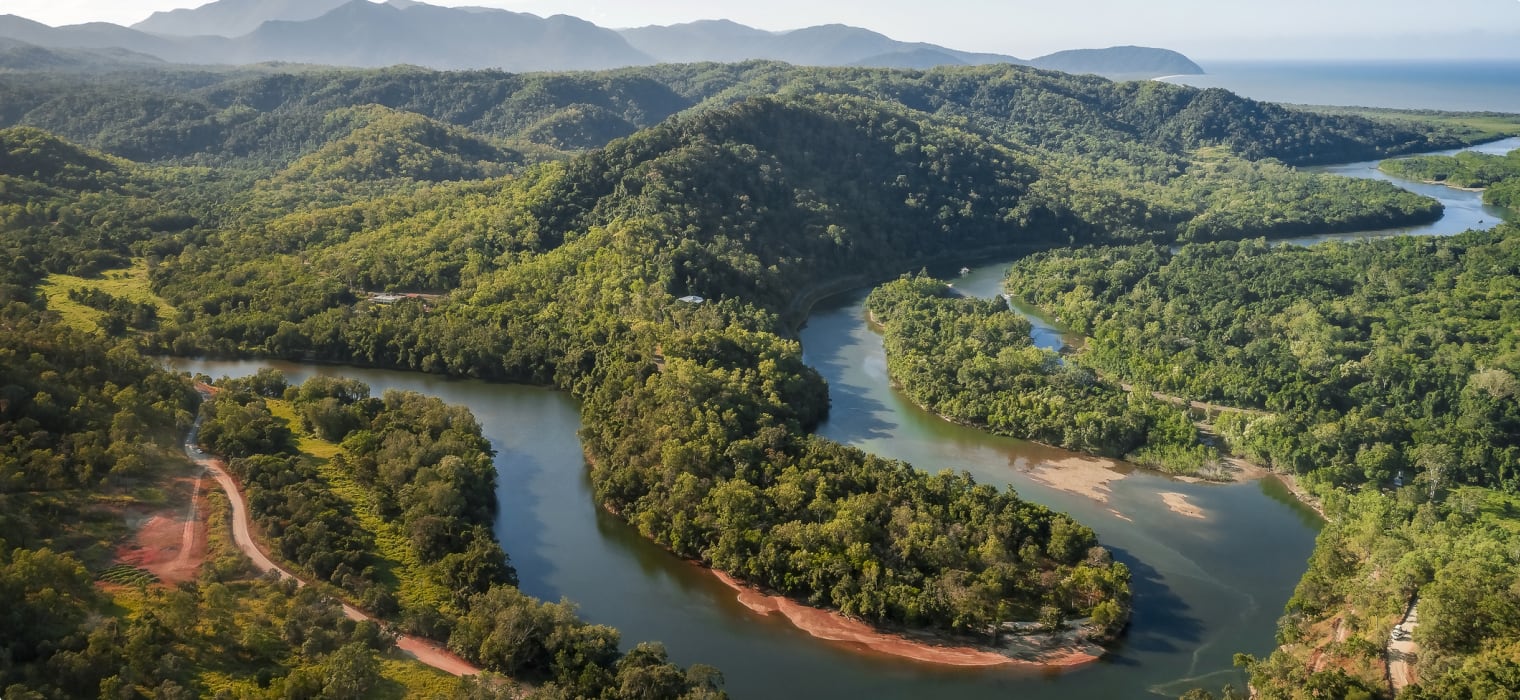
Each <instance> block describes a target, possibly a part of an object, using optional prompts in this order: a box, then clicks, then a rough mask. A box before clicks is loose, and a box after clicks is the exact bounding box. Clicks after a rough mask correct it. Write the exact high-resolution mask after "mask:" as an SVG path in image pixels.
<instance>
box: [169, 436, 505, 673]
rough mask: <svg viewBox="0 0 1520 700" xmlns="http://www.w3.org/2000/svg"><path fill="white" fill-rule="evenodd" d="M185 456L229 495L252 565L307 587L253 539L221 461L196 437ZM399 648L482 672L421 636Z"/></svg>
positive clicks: (403, 639)
mask: <svg viewBox="0 0 1520 700" xmlns="http://www.w3.org/2000/svg"><path fill="white" fill-rule="evenodd" d="M199 426H200V422H199V421H196V427H197V428H199ZM195 434H196V433H195V432H192V433H191V435H192V436H194V435H195ZM185 454H186V455H187V456H189V457H190V459H191V460H194V461H195V463H196V464H199V465H201V466H202V467H204V468H205V469H206V472H207V473H208V474H210V475H211V477H212V478H213V479H215V480H216V483H217V484H218V485H219V486H221V487H222V491H225V492H226V493H227V500H228V501H230V502H231V503H232V540H233V541H234V542H236V543H237V546H238V549H241V550H243V553H244V554H246V555H248V558H249V559H250V560H252V561H253V565H254V566H255V567H257V568H258V570H259V571H264V572H269V571H273V572H276V573H277V574H278V575H279V577H280V578H281V579H287V578H288V579H294V580H295V581H296V583H297V584H299V585H302V586H304V585H306V582H305V581H302V580H301V579H300V578H299V577H297V576H296V575H295V574H292V573H290V571H288V570H286V569H285V568H284V567H282V566H280V565H279V564H276V563H274V560H272V559H270V558H269V556H268V555H267V554H265V553H264V550H263V549H262V548H260V547H259V544H258V541H257V540H255V539H254V538H253V528H252V527H251V525H250V522H251V521H250V520H249V518H248V502H247V501H246V500H245V499H244V498H243V491H242V489H240V488H239V487H238V483H237V480H236V479H234V478H232V475H231V474H228V473H227V468H226V465H225V464H224V463H223V462H222V460H220V459H217V458H215V457H213V456H211V455H209V454H206V453H205V452H203V451H201V449H200V448H198V447H196V446H195V441H194V439H193V437H192V439H190V440H187V441H186V442H185ZM343 614H344V615H346V616H347V617H348V619H350V620H368V621H370V622H374V623H377V624H384V623H383V622H381V621H380V620H376V619H375V618H374V617H373V616H371V615H369V614H366V613H365V612H364V611H362V610H360V609H358V608H355V607H354V606H352V605H349V604H348V603H343ZM396 646H397V647H399V648H400V649H401V650H402V651H404V652H406V653H408V654H410V655H412V656H413V657H415V658H416V659H417V660H418V661H421V662H422V663H424V664H427V665H429V666H432V667H433V668H436V669H438V670H440V671H443V672H444V673H449V674H453V675H455V676H476V675H480V673H481V671H480V669H479V668H477V667H476V666H474V665H472V664H470V663H469V662H468V661H465V660H464V659H461V658H459V657H458V656H455V655H454V654H451V653H449V652H448V651H447V650H445V649H444V648H442V647H440V646H438V645H437V644H434V643H432V642H430V641H427V640H425V639H422V638H420V637H414V636H412V635H405V634H403V635H398V636H397V637H396Z"/></svg>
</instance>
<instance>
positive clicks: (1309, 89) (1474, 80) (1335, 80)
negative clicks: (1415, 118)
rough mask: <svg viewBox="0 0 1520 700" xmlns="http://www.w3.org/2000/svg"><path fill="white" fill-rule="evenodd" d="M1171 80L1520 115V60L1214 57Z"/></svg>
mask: <svg viewBox="0 0 1520 700" xmlns="http://www.w3.org/2000/svg"><path fill="white" fill-rule="evenodd" d="M1197 63H1198V64H1199V66H1201V67H1202V68H1203V69H1204V71H1206V73H1205V74H1204V75H1184V76H1165V77H1163V78H1158V80H1164V81H1166V82H1171V83H1177V84H1182V85H1191V86H1193V87H1201V88H1209V87H1219V88H1224V89H1226V90H1230V91H1231V92H1235V93H1237V94H1240V95H1243V96H1245V97H1250V98H1252V99H1258V100H1265V101H1269V102H1284V103H1289V104H1309V105H1334V106H1345V107H1382V108H1389V109H1428V110H1440V111H1451V112H1503V113H1520V90H1517V89H1516V87H1517V86H1520V59H1508V60H1498V59H1495V60H1466V61H1464V60H1455V59H1450V60H1445V59H1386V60H1384V59H1380V60H1366V59H1360V60H1313V61H1311V60H1280V59H1273V60H1209V61H1202V60H1200V61H1197Z"/></svg>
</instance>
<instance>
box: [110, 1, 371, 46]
mask: <svg viewBox="0 0 1520 700" xmlns="http://www.w3.org/2000/svg"><path fill="white" fill-rule="evenodd" d="M348 1H349V0H218V1H217V2H213V3H211V4H209V5H202V6H200V7H197V8H193V9H182V10H171V11H169V12H155V13H153V16H151V17H149V18H147V19H145V20H143V21H141V22H138V23H137V24H134V25H132V28H133V29H136V30H138V31H142V32H148V33H149V34H167V35H170V36H224V37H229V38H231V37H238V36H242V35H244V34H247V33H249V32H251V31H253V30H255V29H258V28H259V25H262V24H264V23H265V22H270V21H275V20H284V21H291V22H301V21H305V20H309V19H316V18H318V17H321V16H322V15H325V14H327V13H329V12H332V11H333V10H335V9H337V8H338V7H339V6H341V5H343V4H344V3H346V2H348Z"/></svg>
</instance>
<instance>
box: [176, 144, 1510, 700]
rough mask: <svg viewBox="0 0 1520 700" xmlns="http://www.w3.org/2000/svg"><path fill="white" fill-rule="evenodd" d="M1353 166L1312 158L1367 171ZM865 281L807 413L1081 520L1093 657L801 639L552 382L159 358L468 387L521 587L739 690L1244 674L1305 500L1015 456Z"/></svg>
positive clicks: (882, 689)
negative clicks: (658, 528)
mask: <svg viewBox="0 0 1520 700" xmlns="http://www.w3.org/2000/svg"><path fill="white" fill-rule="evenodd" d="M1512 141H1515V142H1516V144H1515V145H1509V146H1508V148H1515V147H1520V140H1512ZM1505 147H1506V146H1505V145H1504V144H1498V145H1492V146H1490V147H1489V149H1490V150H1495V149H1501V148H1505ZM1366 165H1367V164H1353V165H1348V166H1336V167H1335V168H1331V169H1330V170H1333V171H1335V172H1343V173H1345V174H1350V175H1360V176H1368V175H1369V171H1368V170H1367V168H1366ZM1370 173H1371V174H1372V176H1377V177H1382V176H1381V175H1380V174H1377V173H1376V171H1370ZM1399 184H1401V185H1406V186H1411V185H1410V184H1409V183H1403V182H1401V183H1399ZM1421 187H1424V186H1411V188H1412V189H1420V188H1421ZM1421 191H1426V192H1427V193H1430V194H1433V195H1435V196H1438V197H1440V198H1441V199H1442V200H1443V201H1444V202H1445V203H1446V205H1447V217H1448V219H1453V220H1454V221H1457V222H1470V223H1464V224H1462V225H1463V228H1466V227H1468V226H1476V225H1477V220H1478V219H1480V218H1485V219H1486V220H1487V221H1488V222H1489V223H1492V220H1493V219H1488V218H1486V217H1493V218H1497V216H1498V212H1490V211H1488V210H1485V209H1483V208H1482V207H1481V205H1477V204H1475V203H1476V202H1477V200H1478V195H1476V194H1474V193H1468V192H1460V191H1456V190H1450V189H1447V188H1442V187H1430V188H1429V189H1428V190H1424V189H1421ZM1443 224H1445V225H1444V226H1443ZM1452 225H1454V224H1453V223H1451V222H1447V221H1445V220H1443V222H1440V223H1437V224H1434V225H1432V226H1430V227H1422V228H1421V229H1417V230H1410V231H1405V232H1378V235H1388V234H1390V233H1415V232H1421V233H1455V232H1456V231H1455V230H1449V229H1450V228H1451V226H1452ZM1458 230H1460V229H1458ZM1362 235H1365V234H1362ZM1337 237H1338V238H1345V237H1347V236H1337ZM1350 237H1356V236H1350ZM1305 242H1308V241H1307V240H1306V241H1305ZM967 262H968V263H969V264H973V265H975V264H976V263H977V262H978V261H967ZM1006 265H1007V261H991V262H988V261H981V264H980V265H977V269H975V270H973V271H972V272H971V273H970V274H968V275H966V276H965V277H960V278H957V279H956V280H955V285H956V288H957V289H959V290H960V291H961V292H962V293H965V294H970V295H975V296H983V297H992V296H994V295H996V294H997V293H998V292H999V291H1000V285H1001V279H1002V274H1003V271H1004V269H1005V267H1006ZM957 267H958V265H957ZM865 293H866V292H865V290H860V291H857V292H853V293H849V294H845V295H842V296H839V297H836V298H834V299H831V300H828V301H826V302H824V303H823V304H820V305H819V306H818V307H817V308H816V309H814V312H813V314H812V316H811V317H810V319H809V321H808V324H807V326H806V327H805V328H804V329H803V331H802V334H801V335H802V341H803V345H804V348H805V353H806V357H807V360H808V362H809V363H810V364H812V365H813V366H814V367H816V368H817V369H818V370H819V371H820V372H822V373H823V375H824V376H825V377H826V378H827V379H828V381H829V387H830V394H831V396H832V399H833V409H832V412H831V415H830V418H829V420H828V422H827V423H825V424H824V425H823V426H822V427H821V428H820V431H819V432H820V433H821V434H822V435H824V436H825V437H829V438H832V439H834V440H838V441H840V442H844V443H847V444H851V445H856V446H859V447H861V448H864V449H867V450H870V451H872V452H875V453H877V454H880V455H884V456H888V457H893V458H898V459H904V460H908V461H910V462H912V463H913V464H915V465H917V466H918V467H920V468H923V469H929V470H936V471H937V470H940V469H947V468H948V469H956V470H965V471H967V472H970V473H971V474H973V475H974V476H975V477H976V478H977V479H978V480H979V481H982V482H985V483H991V484H997V485H1005V484H1007V485H1011V486H1012V487H1013V488H1015V489H1017V490H1018V492H1019V493H1020V494H1022V495H1023V496H1024V497H1025V498H1028V499H1030V500H1033V501H1036V502H1039V503H1043V504H1045V505H1048V506H1050V507H1052V508H1055V509H1058V510H1062V511H1065V512H1068V513H1071V514H1072V515H1073V516H1075V517H1076V518H1077V519H1078V520H1080V521H1082V522H1084V523H1086V524H1088V525H1090V526H1091V527H1093V528H1094V529H1095V530H1096V531H1097V532H1098V534H1099V536H1100V538H1101V539H1102V541H1103V543H1104V544H1105V545H1107V546H1108V547H1110V548H1112V549H1113V550H1114V551H1115V553H1116V555H1117V557H1118V558H1119V559H1120V560H1121V561H1123V562H1124V563H1125V564H1127V565H1128V566H1129V567H1130V569H1131V571H1132V572H1133V575H1134V591H1135V614H1134V619H1133V622H1132V624H1131V626H1130V629H1129V631H1128V633H1127V634H1126V635H1125V637H1124V639H1123V641H1122V642H1121V643H1120V644H1119V645H1118V646H1117V647H1115V648H1114V649H1113V652H1112V653H1111V654H1110V655H1109V656H1108V657H1106V658H1105V659H1104V660H1103V661H1102V662H1100V663H1098V664H1095V665H1092V666H1089V667H1086V668H1082V669H1078V670H1074V671H1070V672H1067V673H1064V674H1056V673H1038V672H1031V671H1028V670H1017V669H1003V668H999V669H980V670H966V669H953V668H943V667H937V666H931V665H925V664H921V663H915V662H910V661H905V660H902V659H897V658H889V657H882V656H877V655H873V654H868V653H864V652H860V651H858V650H855V649H851V648H849V647H847V646H843V645H839V644H833V643H828V642H822V641H818V640H815V639H813V638H812V637H809V636H808V635H806V634H804V633H802V632H800V631H798V630H797V629H795V628H793V627H792V626H791V625H790V624H789V623H787V622H785V621H784V620H783V619H781V618H779V617H761V616H759V615H756V614H754V613H752V612H750V611H749V610H748V609H746V608H744V607H743V606H740V605H739V604H738V603H737V602H736V600H735V598H734V593H733V591H732V590H730V589H728V588H726V587H725V586H723V585H722V584H720V583H718V582H717V581H716V580H715V579H714V578H713V577H712V576H710V575H709V574H707V573H706V572H705V571H703V570H701V569H698V568H697V567H695V566H693V565H691V564H688V563H686V562H684V561H681V560H679V559H677V558H675V557H673V556H671V555H670V554H668V553H667V552H665V551H664V550H662V549H660V548H658V547H656V546H655V545H653V544H651V543H649V542H647V541H645V540H644V539H643V538H642V537H640V536H639V535H638V534H637V533H636V532H635V531H634V530H633V529H632V528H631V527H629V526H628V525H626V524H624V523H623V522H621V521H619V520H618V519H616V518H614V517H612V516H610V515H608V514H606V513H604V512H602V511H601V510H600V509H599V508H597V507H596V506H595V503H594V502H593V499H592V495H591V487H590V483H589V479H588V476H587V470H586V465H585V463H584V461H583V459H582V455H581V450H580V444H579V440H578V438H577V435H576V432H577V430H578V429H579V425H580V419H579V415H578V411H577V407H576V405H575V402H574V401H573V400H572V399H570V398H569V397H568V396H566V395H565V394H562V393H556V392H552V391H548V390H544V389H537V388H530V387H520V386H510V385H500V384H488V383H485V382H478V381H468V380H450V379H444V378H441V377H436V376H430V375H424V374H416V373H407V372H396V371H386V370H373V369H359V368H351V367H334V366H310V365H300V364H291V363H281V362H271V361H232V362H224V361H205V360H184V359H175V360H170V361H169V364H170V365H171V366H172V367H174V368H176V369H180V370H187V371H191V372H201V373H205V374H209V375H212V376H214V377H216V376H223V375H230V376H242V375H247V374H251V373H253V372H255V371H257V370H258V369H259V368H262V367H274V368H277V369H280V370H283V371H284V372H285V373H286V374H287V375H288V376H289V377H290V379H291V380H292V381H294V382H300V381H304V380H305V379H306V378H308V377H311V376H314V375H319V374H325V375H341V376H346V377H351V378H354V379H359V380H362V381H364V382H367V383H368V384H369V385H370V386H371V388H372V389H374V391H375V392H376V393H377V394H378V393H379V392H381V391H384V390H387V389H403V390H412V391H418V392H422V393H425V394H429V395H432V396H437V397H439V398H442V399H443V400H445V401H448V402H449V403H456V404H462V405H465V406H468V407H469V408H470V409H471V410H472V411H474V413H475V415H476V416H477V418H478V419H479V420H480V423H481V425H482V427H483V428H484V430H485V434H486V436H487V437H488V438H489V439H490V440H491V444H492V446H493V447H494V448H495V449H496V451H497V457H496V465H497V468H498V470H499V474H500V477H499V487H498V488H499V493H498V496H499V498H500V502H501V516H500V518H499V520H498V522H497V525H496V534H497V536H498V537H499V538H500V539H501V542H502V545H503V547H504V548H505V549H506V551H507V552H508V553H509V554H510V556H511V557H512V564H513V566H515V567H516V568H517V571H518V575H519V576H520V578H521V585H522V589H523V590H524V591H525V592H527V593H529V594H531V595H534V596H537V597H539V598H543V599H547V600H559V599H561V598H565V599H568V600H571V601H574V602H575V603H577V604H578V605H579V606H580V611H581V615H582V616H583V617H584V618H585V619H587V620H589V621H591V622H595V623H600V624H607V625H611V626H614V627H616V628H618V629H619V630H621V631H622V633H623V635H624V645H625V646H629V645H631V644H632V643H634V642H638V641H643V640H659V641H661V642H664V643H665V645H666V647H667V648H668V649H669V650H670V654H671V657H672V659H673V660H675V661H676V662H678V663H681V664H692V663H706V664H711V665H714V666H717V667H718V668H719V669H721V670H722V671H723V673H724V676H725V677H726V679H727V688H728V690H729V691H730V692H731V693H732V694H733V695H734V696H735V697H738V698H765V697H787V698H790V699H792V700H804V699H806V698H835V697H877V698H923V697H957V698H983V697H985V698H994V697H996V698H1006V697H1019V698H1034V699H1038V698H1061V699H1063V700H1065V699H1066V698H1073V697H1078V698H1081V697H1134V696H1142V695H1144V694H1145V693H1146V691H1150V692H1153V693H1156V694H1157V695H1158V696H1166V697H1176V696H1177V695H1179V694H1181V693H1182V692H1184V691H1185V690H1187V689H1189V688H1191V687H1194V686H1196V685H1202V686H1206V687H1209V688H1211V689H1215V690H1217V689H1218V688H1219V687H1220V686H1222V685H1223V684H1224V683H1227V682H1228V683H1234V684H1235V685H1236V686H1237V687H1242V686H1243V682H1244V678H1243V676H1242V675H1241V674H1240V673H1239V672H1238V671H1236V670H1235V669H1233V668H1232V666H1231V657H1232V655H1233V654H1234V653H1236V652H1242V651H1243V652H1250V653H1254V654H1258V655H1264V654H1266V653H1268V652H1270V651H1271V649H1272V646H1273V636H1274V634H1275V630H1276V622H1277V618H1278V617H1279V616H1280V614H1281V611H1282V607H1283V604H1284V603H1285V602H1286V601H1287V600H1288V597H1289V596H1290V595H1291V594H1292V590H1293V587H1294V586H1295V585H1296V583H1297V581H1298V578H1299V576H1301V575H1302V573H1303V570H1304V562H1305V560H1306V559H1307V558H1308V556H1309V553H1310V551H1311V550H1312V548H1313V545H1314V537H1315V533H1316V532H1317V531H1318V528H1319V521H1318V519H1317V517H1316V516H1315V515H1314V514H1313V513H1312V512H1311V511H1309V510H1308V509H1307V508H1305V507H1303V506H1302V505H1301V504H1299V503H1298V502H1297V501H1295V500H1294V499H1293V498H1292V496H1291V495H1290V494H1289V493H1288V492H1287V490H1286V489H1285V488H1284V487H1283V486H1282V485H1281V484H1280V483H1279V482H1277V481H1276V480H1275V479H1266V480H1262V481H1256V482H1249V483H1241V484H1226V485H1211V484H1194V483H1184V482H1180V481H1176V480H1172V479H1168V478H1166V477H1163V476H1160V475H1157V474H1155V473H1152V472H1146V471H1143V470H1134V469H1130V468H1127V467H1122V466H1121V467H1119V468H1118V469H1116V470H1115V471H1116V472H1118V473H1122V474H1125V476H1124V478H1122V479H1120V480H1117V481H1112V482H1109V483H1108V488H1109V491H1110V493H1108V494H1107V502H1100V501H1098V500H1095V499H1093V498H1089V497H1087V496H1083V495H1079V494H1076V493H1071V492H1068V491H1062V490H1058V489H1056V488H1053V487H1051V486H1049V485H1047V484H1046V483H1044V482H1042V481H1040V480H1039V479H1037V478H1035V477H1034V476H1033V475H1032V474H1031V473H1030V470H1031V469H1032V468H1034V467H1037V466H1039V465H1041V464H1047V463H1051V462H1061V461H1066V460H1070V459H1074V458H1077V457H1078V456H1077V455H1073V454H1072V453H1068V452H1065V451H1063V450H1057V449H1053V448H1048V447H1043V446H1040V445H1034V444H1031V443H1027V442H1022V441H1018V440H1012V439H1008V438H1001V437H997V436H992V435H988V434H985V433H982V432H980V431H977V430H972V429H969V428H963V427H960V426H956V425H952V424H949V423H946V422H944V421H942V420H940V419H939V418H937V417H935V416H933V415H931V414H928V413H926V412H925V411H923V410H920V409H919V408H917V407H916V406H914V405H912V404H911V403H909V402H908V401H906V400H904V399H903V398H902V397H901V396H900V395H899V394H898V393H897V392H895V391H893V390H892V389H891V388H890V383H889V382H888V380H887V376H886V358H885V355H884V352H883V350H882V344H881V339H880V336H879V335H877V334H876V332H875V331H874V330H872V329H871V328H870V327H869V325H868V324H867V322H866V320H865V313H864V309H863V306H862V303H863V300H864V296H865ZM1036 321H1037V329H1036V334H1035V335H1036V339H1037V340H1038V341H1039V342H1041V344H1042V345H1045V346H1048V347H1058V346H1059V345H1060V344H1061V342H1062V339H1061V334H1060V332H1059V330H1057V329H1056V328H1055V326H1054V324H1051V323H1049V322H1047V321H1042V320H1040V319H1036ZM1162 493H1177V494H1181V495H1183V496H1185V497H1186V499H1187V500H1188V501H1190V502H1191V503H1192V504H1193V505H1195V506H1196V507H1198V508H1199V509H1201V510H1202V511H1203V513H1204V516H1205V517H1204V519H1195V518H1189V517H1184V516H1183V515H1180V514H1178V513H1176V512H1173V511H1172V510H1171V509H1169V508H1168V507H1167V505H1166V504H1165V503H1164V502H1163V501H1162V499H1161V494H1162Z"/></svg>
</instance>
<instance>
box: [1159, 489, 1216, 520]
mask: <svg viewBox="0 0 1520 700" xmlns="http://www.w3.org/2000/svg"><path fill="white" fill-rule="evenodd" d="M1161 500H1162V501H1163V502H1164V503H1166V507H1167V508H1170V509H1172V512H1173V513H1176V514H1178V515H1181V516H1185V517H1189V518H1196V519H1198V520H1204V519H1206V518H1207V516H1206V515H1204V512H1203V509H1202V508H1199V507H1198V506H1195V505H1193V504H1192V502H1190V501H1188V499H1187V496H1185V495H1183V494H1180V493H1172V492H1167V493H1163V494H1161Z"/></svg>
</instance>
